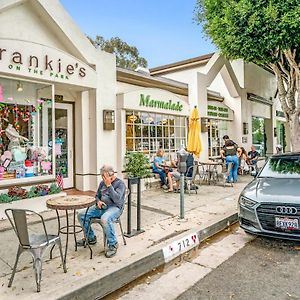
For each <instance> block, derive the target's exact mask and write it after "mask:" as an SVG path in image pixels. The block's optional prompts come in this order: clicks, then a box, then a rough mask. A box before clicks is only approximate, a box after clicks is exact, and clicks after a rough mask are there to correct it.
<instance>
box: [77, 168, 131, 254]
mask: <svg viewBox="0 0 300 300" xmlns="http://www.w3.org/2000/svg"><path fill="white" fill-rule="evenodd" d="M100 175H101V176H102V181H101V182H100V184H99V187H98V190H97V193H96V196H95V199H96V205H95V206H94V207H91V208H89V209H88V211H87V213H86V211H85V210H84V211H81V212H79V214H78V220H79V222H80V224H81V226H82V228H83V230H84V232H85V236H86V237H87V238H88V243H89V244H91V245H94V244H96V242H97V238H96V236H95V233H94V231H93V230H92V228H90V231H89V236H87V234H88V229H89V225H90V219H91V218H100V219H101V223H102V227H103V230H104V232H105V235H106V237H107V245H108V247H107V248H106V249H105V256H106V257H112V256H114V255H115V254H116V253H117V248H118V241H117V237H116V233H115V229H114V224H113V223H114V221H115V220H116V219H117V218H119V217H120V215H121V213H122V211H123V208H124V202H125V190H126V187H125V183H124V182H123V181H122V180H121V179H119V178H117V177H116V176H115V172H114V169H113V168H112V167H111V166H107V165H104V166H103V167H102V168H101V169H100ZM85 213H86V219H85ZM84 219H85V220H84ZM85 243H86V241H85V239H82V240H80V241H78V242H77V246H84V245H85Z"/></svg>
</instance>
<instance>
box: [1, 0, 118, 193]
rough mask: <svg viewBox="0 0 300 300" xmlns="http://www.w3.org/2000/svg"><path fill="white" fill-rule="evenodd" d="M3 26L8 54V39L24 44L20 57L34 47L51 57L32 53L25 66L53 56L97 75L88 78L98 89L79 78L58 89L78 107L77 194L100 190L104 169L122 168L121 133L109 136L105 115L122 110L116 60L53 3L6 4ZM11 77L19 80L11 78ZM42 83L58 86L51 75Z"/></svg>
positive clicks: (20, 0) (18, 1)
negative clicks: (119, 153)
mask: <svg viewBox="0 0 300 300" xmlns="http://www.w3.org/2000/svg"><path fill="white" fill-rule="evenodd" d="M0 22H1V24H2V25H1V26H0V39H2V40H1V41H2V42H1V47H4V48H5V41H7V40H5V39H9V40H12V41H15V43H16V45H17V44H18V43H19V44H20V45H21V46H20V47H16V49H15V50H14V51H20V52H22V50H23V51H24V52H26V51H30V47H27V46H26V51H25V50H24V48H22V43H23V44H24V45H25V44H26V45H27V44H28V45H30V44H32V45H35V46H36V45H37V44H42V45H44V46H41V47H40V48H43V49H45V53H37V54H36V53H27V52H26V55H24V62H25V59H26V63H28V62H27V59H28V57H29V56H28V54H30V55H41V57H43V56H42V55H46V54H47V51H50V52H51V53H50V55H49V57H51V59H53V61H55V62H56V63H57V60H58V59H59V58H60V55H64V57H65V58H66V59H64V57H62V62H63V61H65V60H67V63H68V59H69V58H70V60H72V61H74V60H75V61H74V66H75V62H76V61H78V65H79V66H80V65H81V63H83V64H85V65H86V66H88V67H89V68H90V70H89V72H90V74H92V75H91V77H90V75H88V74H87V76H86V77H85V80H87V81H89V78H90V80H93V81H94V82H95V85H89V84H88V83H87V82H86V84H85V83H84V81H82V82H80V81H78V80H80V78H77V79H76V80H77V81H76V80H73V81H72V82H71V79H70V81H69V84H68V82H67V81H66V82H64V81H62V80H60V83H56V84H55V87H57V90H56V94H60V95H63V97H64V101H67V102H73V103H75V111H74V116H75V118H74V120H75V124H74V129H75V130H74V136H75V139H74V144H75V158H74V163H75V170H74V177H75V182H76V188H78V189H80V190H96V188H97V185H98V183H99V180H100V175H99V169H100V166H101V165H103V164H110V165H112V166H114V167H116V158H117V147H116V143H117V136H116V130H114V131H103V110H104V109H112V110H116V63H115V56H114V55H112V54H108V53H105V52H102V51H97V50H96V49H95V48H94V47H93V46H92V45H91V43H90V42H89V41H88V39H87V38H86V37H85V35H84V33H83V32H81V31H80V30H79V28H78V27H77V25H76V24H74V22H73V20H72V19H71V18H70V16H69V15H68V14H67V13H66V12H65V11H64V9H63V7H62V5H61V4H60V2H59V1H58V0H51V2H50V1H48V0H35V1H29V0H27V1H26V0H24V1H23V0H10V1H6V0H0ZM20 40H21V41H20ZM22 41H25V42H22ZM33 43H35V44H33ZM12 48H14V47H12ZM19 48H20V49H19ZM7 49H8V48H7ZM48 49H49V50H48ZM7 51H8V50H7ZM9 51H11V49H9ZM60 51H63V52H60ZM6 53H8V52H6ZM5 59H6V58H5ZM41 61H42V60H41ZM53 64H54V62H53ZM24 65H25V64H24ZM42 66H43V65H42ZM5 68H6V69H7V61H4V59H2V61H1V65H0V76H1V75H2V74H4V75H5V72H6V71H5ZM75 68H76V66H75ZM21 75H22V76H23V77H24V78H25V79H27V77H26V76H29V75H26V74H25V73H24V74H23V73H22V74H21ZM47 75H49V74H47ZM10 76H14V74H13V73H11V75H10ZM15 76H16V77H18V76H20V73H19V74H18V73H17V72H16V74H15ZM43 76H44V77H43ZM39 80H42V81H45V82H50V83H52V82H53V81H54V79H52V80H51V78H49V76H48V77H45V74H43V75H41V78H39ZM70 84H72V85H70ZM116 122H118V120H116Z"/></svg>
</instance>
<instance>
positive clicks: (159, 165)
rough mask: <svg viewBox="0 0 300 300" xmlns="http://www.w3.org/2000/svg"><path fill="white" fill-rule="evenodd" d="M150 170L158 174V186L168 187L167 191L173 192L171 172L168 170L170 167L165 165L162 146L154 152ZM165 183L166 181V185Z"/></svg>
mask: <svg viewBox="0 0 300 300" xmlns="http://www.w3.org/2000/svg"><path fill="white" fill-rule="evenodd" d="M152 171H153V173H155V174H159V178H160V186H161V187H162V188H163V189H166V190H167V189H168V192H173V179H172V173H171V172H170V167H169V166H167V165H166V160H165V159H164V150H163V149H162V148H160V149H158V150H157V152H156V157H155V158H154V161H153V170H152ZM166 179H167V182H166ZM166 183H168V186H167V185H166Z"/></svg>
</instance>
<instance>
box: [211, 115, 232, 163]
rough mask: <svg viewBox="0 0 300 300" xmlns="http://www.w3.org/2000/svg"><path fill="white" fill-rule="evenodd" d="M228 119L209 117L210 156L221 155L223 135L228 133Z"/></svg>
mask: <svg viewBox="0 0 300 300" xmlns="http://www.w3.org/2000/svg"><path fill="white" fill-rule="evenodd" d="M228 123H229V122H228V121H224V120H216V119H208V120H207V130H208V155H209V157H217V156H220V150H221V148H222V146H223V140H222V137H223V136H224V135H225V134H229V133H228Z"/></svg>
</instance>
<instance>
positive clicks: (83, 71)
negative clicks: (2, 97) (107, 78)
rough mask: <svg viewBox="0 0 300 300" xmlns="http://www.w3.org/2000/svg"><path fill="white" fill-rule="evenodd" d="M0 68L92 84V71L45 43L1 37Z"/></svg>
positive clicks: (16, 72)
mask: <svg viewBox="0 0 300 300" xmlns="http://www.w3.org/2000/svg"><path fill="white" fill-rule="evenodd" d="M0 71H1V72H5V73H10V74H11V73H13V74H16V75H18V74H19V75H21V76H28V77H34V78H39V79H46V80H51V81H59V82H66V83H71V84H78V85H83V86H86V85H87V86H89V87H90V86H92V87H94V84H93V81H95V84H96V78H93V77H96V76H95V71H94V70H93V69H92V68H91V67H90V66H88V65H86V64H85V63H83V62H81V61H79V60H78V59H76V58H75V57H73V56H70V55H69V54H67V53H65V52H63V51H60V50H58V49H54V48H50V47H47V46H44V45H40V44H35V43H29V42H24V41H18V40H2V39H0Z"/></svg>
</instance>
